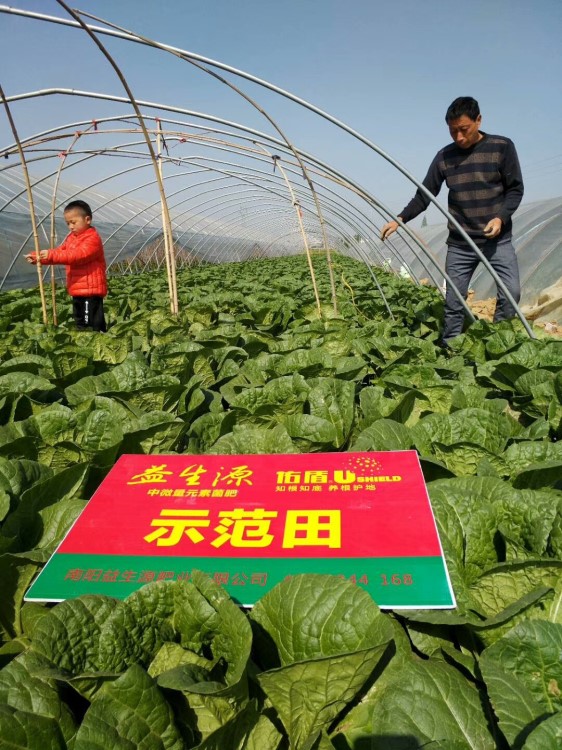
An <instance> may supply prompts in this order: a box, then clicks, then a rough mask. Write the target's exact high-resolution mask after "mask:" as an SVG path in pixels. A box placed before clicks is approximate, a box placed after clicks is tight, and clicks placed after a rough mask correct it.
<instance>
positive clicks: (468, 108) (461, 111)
mask: <svg viewBox="0 0 562 750" xmlns="http://www.w3.org/2000/svg"><path fill="white" fill-rule="evenodd" d="M479 114H480V107H479V106H478V102H477V101H476V99H473V98H472V97H471V96H459V97H458V98H457V99H455V101H454V102H453V103H452V104H450V105H449V109H448V110H447V113H446V115H445V122H446V123H449V122H451V120H458V119H459V117H462V116H463V115H466V117H469V118H470V119H471V120H476V118H477V117H478V115H479Z"/></svg>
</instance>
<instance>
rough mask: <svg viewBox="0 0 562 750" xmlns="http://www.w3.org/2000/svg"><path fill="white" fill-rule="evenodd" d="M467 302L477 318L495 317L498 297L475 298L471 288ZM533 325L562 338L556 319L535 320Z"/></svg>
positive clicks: (490, 318)
mask: <svg viewBox="0 0 562 750" xmlns="http://www.w3.org/2000/svg"><path fill="white" fill-rule="evenodd" d="M467 303H468V306H469V307H470V309H471V310H472V312H473V313H474V314H475V315H476V317H477V318H484V319H485V320H492V318H493V317H494V310H495V309H496V298H495V297H492V298H490V299H483V300H475V299H474V292H473V291H472V290H469V292H468V297H467ZM533 325H535V326H537V327H538V328H543V329H544V331H545V333H548V334H550V335H551V336H553V337H554V338H562V326H560V325H559V324H558V323H557V322H556V321H555V320H552V321H544V320H542V321H534V323H533Z"/></svg>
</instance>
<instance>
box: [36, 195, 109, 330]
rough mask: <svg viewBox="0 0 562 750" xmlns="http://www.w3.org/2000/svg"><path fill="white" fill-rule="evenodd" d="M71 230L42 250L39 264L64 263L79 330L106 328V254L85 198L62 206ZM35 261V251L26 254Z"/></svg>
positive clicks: (67, 284)
mask: <svg viewBox="0 0 562 750" xmlns="http://www.w3.org/2000/svg"><path fill="white" fill-rule="evenodd" d="M64 220H65V221H66V224H67V226H68V228H69V230H70V234H69V235H68V237H67V238H66V239H65V241H64V242H63V243H62V245H59V247H56V248H54V249H53V250H41V251H40V253H39V259H40V262H41V264H46V265H51V264H58V263H63V264H64V265H65V266H66V288H67V290H68V293H69V294H70V295H71V296H72V312H73V315H74V320H75V321H76V326H77V327H78V330H82V331H83V330H87V329H88V328H91V329H92V330H94V331H106V330H107V327H106V324H105V317H104V314H103V298H104V297H105V296H106V294H107V279H106V273H105V256H104V253H103V244H102V241H101V237H100V236H99V234H98V232H97V230H96V229H94V227H93V226H91V224H92V209H91V208H90V206H89V205H88V204H87V203H85V202H84V201H72V202H71V203H69V204H68V205H67V206H66V208H65V209H64ZM25 257H26V260H27V261H28V262H29V263H37V255H36V254H35V253H29V254H28V255H26V256H25Z"/></svg>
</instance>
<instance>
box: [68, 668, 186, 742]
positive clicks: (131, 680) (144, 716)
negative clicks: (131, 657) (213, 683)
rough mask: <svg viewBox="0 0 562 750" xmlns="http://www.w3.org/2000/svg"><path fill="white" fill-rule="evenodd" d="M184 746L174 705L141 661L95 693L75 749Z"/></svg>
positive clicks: (79, 732)
mask: <svg viewBox="0 0 562 750" xmlns="http://www.w3.org/2000/svg"><path fill="white" fill-rule="evenodd" d="M133 747H134V748H138V750H184V748H185V745H184V742H183V739H182V736H181V734H180V731H179V729H178V727H177V725H176V722H175V719H174V714H173V711H172V708H171V706H170V705H169V704H168V703H167V701H166V699H165V698H164V696H163V694H162V692H161V691H160V690H159V688H158V687H157V686H156V684H155V682H154V680H153V679H152V678H151V677H150V676H149V675H148V674H147V673H146V672H145V671H144V669H142V668H141V667H139V666H137V665H133V666H131V667H129V669H128V670H127V671H126V672H125V674H123V675H122V676H121V677H119V678H118V679H117V680H115V682H112V683H107V684H106V685H104V687H103V688H102V689H101V690H100V691H99V693H98V694H97V695H96V696H95V697H94V700H93V701H92V704H91V705H90V707H89V708H88V710H87V711H86V714H85V716H84V719H83V721H82V724H81V725H80V728H79V730H78V733H77V735H76V740H75V742H74V750H95V749H96V748H99V750H107V748H112V750H130V749H131V748H133Z"/></svg>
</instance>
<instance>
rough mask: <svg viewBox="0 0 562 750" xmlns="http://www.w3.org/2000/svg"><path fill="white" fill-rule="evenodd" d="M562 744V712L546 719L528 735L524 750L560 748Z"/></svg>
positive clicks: (553, 749)
mask: <svg viewBox="0 0 562 750" xmlns="http://www.w3.org/2000/svg"><path fill="white" fill-rule="evenodd" d="M561 746H562V713H557V714H554V716H550V717H549V718H548V719H545V720H544V721H543V722H541V723H540V724H539V726H538V727H537V728H536V729H535V730H533V731H532V732H531V734H530V735H529V736H528V737H527V741H526V742H525V744H524V745H523V749H522V750H559V748H560V747H561Z"/></svg>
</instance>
